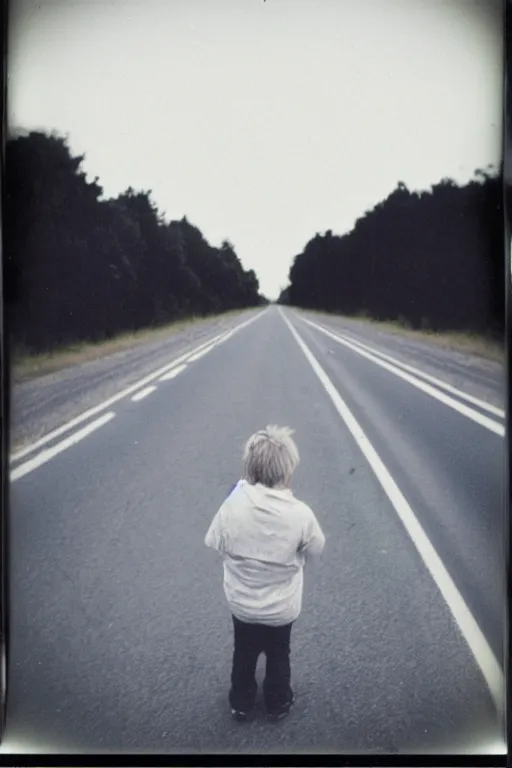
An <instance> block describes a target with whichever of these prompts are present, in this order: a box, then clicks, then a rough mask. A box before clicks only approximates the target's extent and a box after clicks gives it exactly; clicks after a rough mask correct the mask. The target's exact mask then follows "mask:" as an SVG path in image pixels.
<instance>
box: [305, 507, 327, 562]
mask: <svg viewBox="0 0 512 768" xmlns="http://www.w3.org/2000/svg"><path fill="white" fill-rule="evenodd" d="M324 546H325V536H324V532H323V531H322V529H321V528H320V525H319V523H318V520H317V519H316V517H315V515H314V514H313V512H312V511H311V510H309V515H308V519H307V522H306V525H305V530H304V533H303V536H302V540H301V543H300V546H299V552H302V553H303V554H304V555H307V556H308V557H309V556H310V555H321V554H322V552H323V549H324Z"/></svg>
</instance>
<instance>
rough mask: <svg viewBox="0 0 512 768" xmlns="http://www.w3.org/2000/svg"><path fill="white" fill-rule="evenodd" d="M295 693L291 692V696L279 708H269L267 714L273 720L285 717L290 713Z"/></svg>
mask: <svg viewBox="0 0 512 768" xmlns="http://www.w3.org/2000/svg"><path fill="white" fill-rule="evenodd" d="M293 701H294V699H293V693H291V694H290V698H289V699H288V701H287V702H286V703H285V704H283V705H282V706H281V707H280V708H279V709H276V710H272V711H270V710H268V711H267V714H268V716H269V718H270V719H271V720H282V719H283V718H284V717H286V716H287V715H289V714H290V710H291V708H292V705H293Z"/></svg>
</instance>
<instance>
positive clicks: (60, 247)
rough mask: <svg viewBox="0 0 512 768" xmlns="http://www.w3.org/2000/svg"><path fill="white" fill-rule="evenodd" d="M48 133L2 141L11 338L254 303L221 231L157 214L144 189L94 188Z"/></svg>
mask: <svg viewBox="0 0 512 768" xmlns="http://www.w3.org/2000/svg"><path fill="white" fill-rule="evenodd" d="M83 160H84V157H83V156H79V157H73V156H72V154H71V152H70V150H69V147H68V145H67V142H66V140H65V139H63V138H62V137H60V136H57V135H54V134H52V135H46V134H44V133H40V132H32V133H28V134H27V135H20V136H17V137H13V138H11V139H9V141H8V142H7V146H6V210H5V219H4V221H5V227H4V252H5V256H6V264H5V275H6V281H7V288H8V295H9V296H10V302H9V307H8V319H9V328H10V335H11V338H12V340H13V342H14V344H15V345H16V346H18V347H20V346H21V347H23V348H24V349H26V350H28V351H42V350H51V349H53V348H56V347H59V346H61V345H65V344H69V343H73V342H77V341H84V340H87V341H89V340H91V341H95V340H99V339H103V338H107V337H111V336H113V335H115V334H117V333H121V332H124V331H132V330H136V329H140V328H145V327H150V326H156V325H160V324H162V323H167V322H170V321H173V320H176V319H181V318H185V317H189V316H192V315H208V314H211V313H215V312H224V311H227V310H230V309H242V308H245V307H251V306H258V305H259V304H261V303H262V297H261V296H260V295H259V292H258V291H259V285H258V280H257V278H256V275H255V274H254V272H253V271H252V270H249V271H245V270H244V269H243V268H242V265H241V263H240V261H239V258H238V256H237V254H236V252H235V249H234V246H233V245H232V244H231V243H230V242H228V241H227V240H226V241H225V242H224V243H223V244H222V245H221V247H220V248H215V247H213V246H211V245H210V244H209V243H208V242H207V241H206V240H205V238H204V237H203V235H202V233H201V232H200V230H199V229H198V228H197V227H194V226H193V225H192V224H190V223H189V222H188V221H187V220H186V219H183V220H182V221H172V222H167V221H166V220H165V218H164V217H163V216H162V215H161V214H160V213H159V211H158V208H157V206H156V205H155V203H154V202H153V200H152V198H151V192H150V191H146V192H144V191H135V190H133V189H131V188H130V189H127V190H126V191H125V192H124V193H123V194H121V195H119V197H118V198H116V199H114V200H104V199H102V193H103V190H102V188H101V186H100V185H99V183H98V179H95V180H94V181H88V180H87V178H86V174H85V173H84V171H83V169H82V163H83Z"/></svg>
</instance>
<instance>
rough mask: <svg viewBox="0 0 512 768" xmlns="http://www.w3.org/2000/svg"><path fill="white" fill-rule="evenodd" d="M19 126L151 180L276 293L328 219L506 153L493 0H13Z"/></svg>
mask: <svg viewBox="0 0 512 768" xmlns="http://www.w3.org/2000/svg"><path fill="white" fill-rule="evenodd" d="M11 7H12V11H11V16H12V18H11V34H10V39H9V60H8V66H9V92H8V97H9V119H10V121H11V124H12V126H13V127H14V126H16V127H24V128H34V127H35V128H39V129H41V128H43V129H46V128H47V129H56V130H58V131H59V132H62V133H64V134H68V135H69V141H70V146H71V148H72V150H73V151H74V152H76V153H77V154H78V153H80V154H82V153H83V152H85V153H86V155H87V157H86V161H85V168H86V170H87V171H88V173H89V174H90V175H91V176H95V175H98V176H99V177H100V182H101V183H102V185H103V187H104V190H105V194H106V195H107V196H114V195H117V194H118V193H119V192H121V191H123V190H124V189H126V188H127V187H128V186H133V187H134V188H135V189H139V188H142V189H152V190H153V197H154V200H155V201H156V203H157V204H158V206H159V207H160V209H161V210H162V211H163V212H165V213H166V215H167V216H168V217H169V218H172V219H176V218H181V217H182V216H183V215H186V216H187V217H188V219H189V220H190V221H191V222H192V223H194V224H196V225H197V226H198V227H199V228H200V229H201V230H202V232H203V233H204V235H205V237H206V238H207V239H208V240H209V241H210V242H211V243H212V244H213V245H220V242H221V240H222V239H223V238H226V237H227V238H229V239H230V240H231V241H232V242H233V243H234V245H235V248H236V251H237V253H238V255H239V257H240V259H241V261H242V263H243V265H244V267H245V268H246V269H248V268H253V269H254V270H255V271H256V274H257V275H258V278H259V280H260V288H261V291H262V292H263V293H264V294H265V295H266V296H268V297H269V298H275V297H276V296H277V295H278V293H279V291H280V288H282V287H284V286H285V285H286V284H287V278H288V270H289V267H290V264H291V261H292V259H293V257H294V256H295V254H297V253H299V252H300V251H301V250H302V249H303V247H304V245H305V244H306V242H307V241H308V240H309V239H310V238H311V237H312V236H313V235H314V234H315V232H317V231H321V232H323V231H325V230H326V229H333V230H334V231H335V232H337V233H340V234H341V233H343V232H345V231H348V230H349V229H351V227H352V225H353V223H354V221H355V219H356V218H357V217H358V216H360V215H361V214H362V213H364V211H365V210H368V209H369V208H371V207H372V206H373V205H374V204H376V203H377V202H378V201H379V200H381V199H383V198H384V197H386V196H387V195H388V194H389V193H390V192H391V191H392V189H393V188H394V187H395V186H396V183H397V182H398V181H400V180H401V181H404V182H405V183H406V184H408V185H409V186H410V187H414V188H422V187H423V188H424V187H429V186H431V185H432V184H433V183H436V182H437V181H439V180H440V179H441V178H442V177H444V176H450V177H452V178H455V179H456V180H458V181H461V182H466V181H467V180H468V179H469V178H470V177H471V176H472V175H473V172H474V170H475V169H476V168H477V167H480V168H483V167H485V166H487V165H488V164H489V163H493V164H498V163H499V162H500V156H501V104H502V97H501V87H502V28H503V27H502V17H501V2H500V0H481V1H480V0H316V2H314V0H266V2H263V0H119V2H112V0H39V2H38V1H37V0H14V2H13V3H12V4H11Z"/></svg>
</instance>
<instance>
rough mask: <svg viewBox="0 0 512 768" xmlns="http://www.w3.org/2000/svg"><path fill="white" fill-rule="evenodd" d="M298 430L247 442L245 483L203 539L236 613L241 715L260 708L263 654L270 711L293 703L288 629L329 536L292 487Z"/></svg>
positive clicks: (283, 711)
mask: <svg viewBox="0 0 512 768" xmlns="http://www.w3.org/2000/svg"><path fill="white" fill-rule="evenodd" d="M292 434H293V432H292V431H291V430H290V429H288V428H287V427H282V428H280V427H275V426H269V427H267V428H266V429H265V430H261V431H260V432H256V434H254V435H253V436H252V437H251V438H250V439H249V441H248V442H247V444H246V446H245V450H244V455H243V460H244V464H245V473H244V479H243V480H240V481H239V482H238V483H237V485H236V486H235V488H234V489H233V490H232V492H231V494H230V495H229V496H228V498H227V499H226V501H225V502H224V504H223V505H222V506H221V508H220V509H219V511H218V512H217V514H216V515H215V517H214V519H213V522H212V524H211V526H210V528H209V530H208V533H207V534H206V537H205V544H206V546H208V547H212V548H213V549H216V550H217V551H218V552H220V553H221V555H222V558H223V562H224V592H225V595H226V598H227V601H228V605H229V607H230V609H231V613H232V614H233V624H234V635H235V644H234V653H233V666H232V672H231V690H230V692H229V702H230V705H231V713H232V715H233V717H235V718H236V719H238V720H245V719H247V717H248V715H249V714H250V713H251V710H252V709H253V707H254V704H255V699H256V692H257V684H256V679H255V672H256V664H257V661H258V657H259V655H260V653H262V652H263V653H265V655H266V659H267V663H266V676H265V681H264V684H263V695H264V700H265V705H266V709H267V712H268V714H269V716H271V717H274V718H281V717H284V716H286V715H287V714H288V712H289V711H290V707H291V705H292V704H293V691H292V689H291V686H290V632H291V628H292V624H293V622H294V621H295V620H296V619H297V617H298V616H299V614H300V611H301V607H302V588H303V568H304V563H305V559H306V555H308V556H309V555H310V554H311V555H314V554H320V553H321V552H322V550H323V548H324V544H325V537H324V534H323V533H322V530H321V528H320V526H319V524H318V522H317V520H316V517H315V515H314V514H313V512H312V511H311V509H310V508H309V507H308V506H307V505H306V504H303V503H302V502H301V501H299V500H298V499H296V498H295V497H294V495H293V493H292V491H291V490H290V481H291V478H292V474H293V472H294V470H295V469H296V467H297V465H298V463H299V453H298V450H297V446H296V445H295V443H294V441H293V440H292V437H291V435H292Z"/></svg>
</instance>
